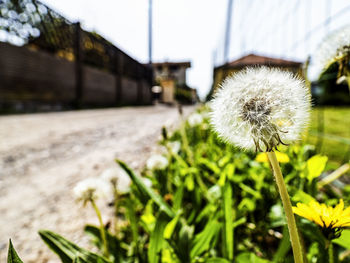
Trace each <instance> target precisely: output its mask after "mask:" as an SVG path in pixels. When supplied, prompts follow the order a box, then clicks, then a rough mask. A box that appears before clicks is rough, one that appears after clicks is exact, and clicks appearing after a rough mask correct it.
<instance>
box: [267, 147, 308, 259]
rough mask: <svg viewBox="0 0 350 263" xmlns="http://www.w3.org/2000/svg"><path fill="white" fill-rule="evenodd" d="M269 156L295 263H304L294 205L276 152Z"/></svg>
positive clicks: (270, 153) (268, 153) (268, 154)
mask: <svg viewBox="0 0 350 263" xmlns="http://www.w3.org/2000/svg"><path fill="white" fill-rule="evenodd" d="M267 156H268V158H269V160H270V164H271V168H272V171H273V174H274V176H275V180H276V184H277V187H278V190H279V193H280V196H281V199H282V204H283V207H284V211H285V214H286V218H287V224H288V230H289V236H290V240H291V244H292V249H293V256H294V262H295V263H303V253H302V249H301V245H300V240H299V234H298V229H297V225H296V223H295V218H294V214H293V209H292V204H291V202H290V199H289V195H288V191H287V188H286V185H285V183H284V180H283V175H282V172H281V168H280V166H279V163H278V161H277V157H276V154H275V152H273V151H272V152H267Z"/></svg>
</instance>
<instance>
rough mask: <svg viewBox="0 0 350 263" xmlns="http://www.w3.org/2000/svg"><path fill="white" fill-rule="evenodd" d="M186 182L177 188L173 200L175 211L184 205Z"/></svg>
mask: <svg viewBox="0 0 350 263" xmlns="http://www.w3.org/2000/svg"><path fill="white" fill-rule="evenodd" d="M184 188H185V186H184V184H181V185H180V186H179V187H178V188H177V189H176V192H175V194H174V201H173V209H174V210H175V211H177V210H179V209H180V208H181V205H182V199H183V196H184Z"/></svg>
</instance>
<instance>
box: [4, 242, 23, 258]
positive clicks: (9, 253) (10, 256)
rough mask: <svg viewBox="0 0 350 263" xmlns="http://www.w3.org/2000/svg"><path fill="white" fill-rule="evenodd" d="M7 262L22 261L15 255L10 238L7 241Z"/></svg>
mask: <svg viewBox="0 0 350 263" xmlns="http://www.w3.org/2000/svg"><path fill="white" fill-rule="evenodd" d="M7 263H23V261H22V260H21V259H20V258H19V256H18V255H17V252H16V250H15V248H14V247H13V245H12V241H11V239H10V242H9V250H8V255H7Z"/></svg>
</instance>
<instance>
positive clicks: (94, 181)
mask: <svg viewBox="0 0 350 263" xmlns="http://www.w3.org/2000/svg"><path fill="white" fill-rule="evenodd" d="M109 188H110V187H109V186H108V185H107V184H106V183H105V182H104V181H102V180H101V179H98V178H87V179H85V180H83V181H81V182H79V183H78V184H77V185H76V186H75V187H74V189H73V191H74V195H75V197H76V199H77V200H78V201H83V202H84V203H86V202H88V201H95V200H97V199H99V198H101V197H105V196H107V195H109V193H110V190H109Z"/></svg>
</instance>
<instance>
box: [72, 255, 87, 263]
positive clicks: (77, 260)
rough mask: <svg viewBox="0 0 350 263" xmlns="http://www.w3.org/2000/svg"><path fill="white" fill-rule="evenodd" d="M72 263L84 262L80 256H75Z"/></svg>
mask: <svg viewBox="0 0 350 263" xmlns="http://www.w3.org/2000/svg"><path fill="white" fill-rule="evenodd" d="M73 263H85V261H84V260H83V259H82V258H81V257H80V256H76V257H75V258H74V260H73Z"/></svg>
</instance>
